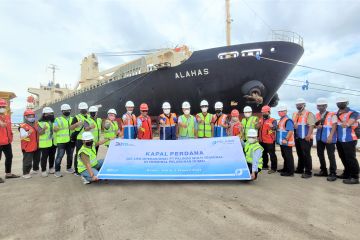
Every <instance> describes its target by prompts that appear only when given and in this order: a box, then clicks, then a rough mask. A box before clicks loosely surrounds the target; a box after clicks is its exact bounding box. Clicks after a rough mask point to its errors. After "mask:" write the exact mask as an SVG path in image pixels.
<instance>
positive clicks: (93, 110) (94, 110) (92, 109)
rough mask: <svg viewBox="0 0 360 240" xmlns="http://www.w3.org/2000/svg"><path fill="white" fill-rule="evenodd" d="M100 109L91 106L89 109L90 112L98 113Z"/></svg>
mask: <svg viewBox="0 0 360 240" xmlns="http://www.w3.org/2000/svg"><path fill="white" fill-rule="evenodd" d="M98 110H99V109H98V107H97V106H91V107H90V108H89V112H97V111H98Z"/></svg>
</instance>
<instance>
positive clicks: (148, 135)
mask: <svg viewBox="0 0 360 240" xmlns="http://www.w3.org/2000/svg"><path fill="white" fill-rule="evenodd" d="M138 120H140V121H141V125H140V126H139V125H138V138H139V139H152V125H151V118H150V117H149V116H148V117H144V116H142V115H140V116H139V117H138Z"/></svg>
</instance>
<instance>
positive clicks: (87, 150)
mask: <svg viewBox="0 0 360 240" xmlns="http://www.w3.org/2000/svg"><path fill="white" fill-rule="evenodd" d="M94 146H95V145H93V146H92V147H91V148H88V147H86V146H84V145H83V146H82V147H81V148H80V150H79V153H78V157H77V164H78V165H77V168H78V172H79V173H82V172H84V171H85V170H86V166H85V164H84V163H83V161H82V160H81V153H83V154H85V155H87V156H88V157H89V160H90V165H91V167H95V166H96V165H97V164H98V160H97V159H96V149H95V147H94Z"/></svg>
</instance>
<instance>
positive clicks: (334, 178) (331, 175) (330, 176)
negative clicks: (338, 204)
mask: <svg viewBox="0 0 360 240" xmlns="http://www.w3.org/2000/svg"><path fill="white" fill-rule="evenodd" d="M326 180H328V181H329V182H334V181H336V174H334V173H331V174H330V175H329V176H328V177H327V178H326Z"/></svg>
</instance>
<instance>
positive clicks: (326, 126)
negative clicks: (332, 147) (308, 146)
mask: <svg viewBox="0 0 360 240" xmlns="http://www.w3.org/2000/svg"><path fill="white" fill-rule="evenodd" d="M334 115H335V113H334V112H327V113H326V115H325V118H324V122H323V123H322V128H320V129H317V130H316V141H323V142H324V143H326V141H327V138H328V137H329V135H330V132H331V130H332V125H333V124H334V122H333V116H334ZM315 117H316V121H320V120H321V114H320V112H318V113H316V116H315ZM332 143H336V132H335V134H334V136H333V139H332Z"/></svg>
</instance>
